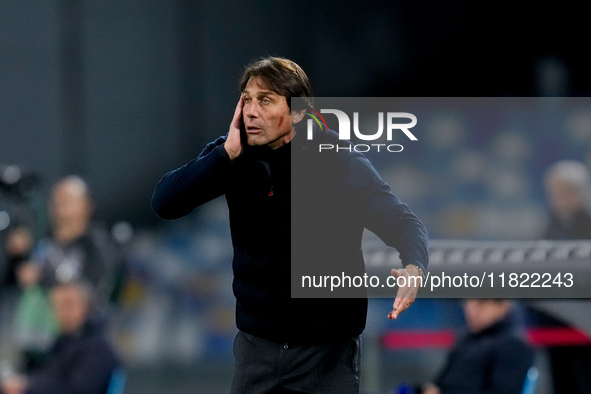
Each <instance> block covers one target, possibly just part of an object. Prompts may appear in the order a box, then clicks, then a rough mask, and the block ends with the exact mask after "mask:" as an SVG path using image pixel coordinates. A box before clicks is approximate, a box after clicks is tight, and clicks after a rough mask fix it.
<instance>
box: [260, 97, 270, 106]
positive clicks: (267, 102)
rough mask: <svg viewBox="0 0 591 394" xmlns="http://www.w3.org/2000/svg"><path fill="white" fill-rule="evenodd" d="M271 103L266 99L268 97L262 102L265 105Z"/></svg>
mask: <svg viewBox="0 0 591 394" xmlns="http://www.w3.org/2000/svg"><path fill="white" fill-rule="evenodd" d="M270 102H271V100H269V99H268V98H266V97H265V98H264V99H262V100H261V103H263V104H269V103H270Z"/></svg>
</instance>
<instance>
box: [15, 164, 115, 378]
mask: <svg viewBox="0 0 591 394" xmlns="http://www.w3.org/2000/svg"><path fill="white" fill-rule="evenodd" d="M48 210H49V220H50V233H49V235H48V236H47V237H45V238H43V239H41V240H40V241H39V242H38V243H37V244H36V245H35V247H34V250H33V252H32V253H31V259H30V260H28V261H26V262H24V263H22V264H21V265H20V266H19V267H18V271H23V272H26V274H23V275H21V274H20V272H19V275H17V276H18V277H19V278H24V277H27V278H36V279H35V280H34V281H31V280H28V281H27V283H20V287H21V295H20V298H19V306H20V307H19V308H17V311H16V324H15V325H16V328H17V330H16V333H15V338H16V340H17V343H18V346H19V348H20V352H21V354H22V363H23V365H24V367H25V369H26V371H30V370H32V369H34V368H35V367H36V366H38V364H39V362H40V360H42V359H43V357H44V356H45V354H46V352H47V350H48V348H47V345H45V344H48V343H50V342H48V341H47V338H48V335H50V334H53V332H52V330H50V329H49V328H50V327H52V321H51V319H50V318H49V317H47V318H46V319H45V320H46V321H45V322H43V321H40V319H41V318H42V317H43V316H46V315H47V314H43V313H35V312H34V311H35V310H36V309H39V308H42V305H44V303H43V300H42V297H45V295H44V294H45V292H46V289H47V288H49V287H51V286H53V285H55V284H59V283H66V282H69V281H72V280H78V279H84V280H86V281H88V282H89V283H91V284H92V285H94V286H95V287H96V290H97V294H98V296H99V302H100V304H101V305H102V306H103V307H105V306H107V305H108V303H109V301H110V300H111V298H112V296H113V288H114V283H115V280H116V273H117V271H118V270H121V267H122V255H121V254H120V252H119V250H118V247H117V245H116V244H115V242H114V241H112V240H111V237H110V234H109V233H108V232H107V231H106V230H104V229H103V228H102V227H100V226H98V225H96V224H95V223H94V222H93V213H94V205H93V202H92V198H91V195H90V190H89V187H88V185H87V184H86V182H85V181H84V180H83V179H82V178H80V177H78V176H68V177H66V178H63V179H61V180H60V181H58V182H57V183H56V184H55V185H54V186H53V188H52V191H51V197H50V201H49V204H48ZM34 271H38V273H37V274H35V272H34ZM49 339H51V336H49Z"/></svg>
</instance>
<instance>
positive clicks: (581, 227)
mask: <svg viewBox="0 0 591 394" xmlns="http://www.w3.org/2000/svg"><path fill="white" fill-rule="evenodd" d="M544 186H545V188H546V196H547V199H548V204H549V205H550V211H551V215H550V222H549V224H548V227H547V228H546V231H545V233H544V238H545V239H554V240H571V239H591V214H590V212H589V210H588V201H587V198H588V192H589V175H588V172H587V168H586V167H585V165H584V164H583V163H581V162H578V161H574V160H563V161H559V162H557V163H555V164H553V165H552V166H551V167H550V168H549V169H548V170H547V171H546V176H545V179H544Z"/></svg>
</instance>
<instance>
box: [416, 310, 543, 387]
mask: <svg viewBox="0 0 591 394" xmlns="http://www.w3.org/2000/svg"><path fill="white" fill-rule="evenodd" d="M511 305H512V304H511V301H509V300H505V299H469V300H466V301H465V302H464V314H465V316H466V324H467V326H468V333H467V335H466V336H465V337H464V338H462V339H461V340H460V341H459V342H458V343H457V344H456V345H455V346H454V348H453V350H452V351H451V353H450V355H449V356H448V359H447V362H446V364H445V366H444V368H443V370H442V371H441V373H440V374H439V377H438V378H437V379H436V380H435V383H428V384H426V385H424V386H423V390H422V391H421V392H422V394H446V393H447V394H461V393H466V394H468V393H470V394H511V393H514V394H519V393H521V392H522V390H523V386H524V383H525V376H526V373H527V371H528V369H529V368H530V367H531V366H532V365H533V361H534V360H533V351H532V349H531V348H530V346H529V345H528V344H527V343H526V342H525V340H524V339H523V338H522V336H521V333H520V332H519V330H518V326H517V324H516V322H515V316H514V315H513V314H512V313H511V312H512V308H511Z"/></svg>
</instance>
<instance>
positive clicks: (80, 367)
mask: <svg viewBox="0 0 591 394" xmlns="http://www.w3.org/2000/svg"><path fill="white" fill-rule="evenodd" d="M94 293H95V291H94V287H93V286H92V285H90V284H88V283H87V282H84V281H75V282H70V283H66V284H60V285H57V286H55V287H54V288H53V289H52V290H51V302H52V305H53V308H54V311H55V315H56V317H57V321H58V324H59V328H60V335H59V337H58V338H57V341H56V342H55V344H54V346H53V348H52V350H51V352H50V353H49V355H48V358H47V359H46V360H45V362H44V363H43V365H42V366H41V367H39V368H38V369H37V370H35V371H34V372H33V373H30V374H28V375H27V376H10V377H8V378H6V379H5V380H4V381H3V382H2V390H3V393H4V394H21V393H29V394H44V393H47V394H50V393H61V394H75V393H84V394H93V393H96V394H104V393H105V392H107V387H108V384H109V380H110V377H111V373H112V371H113V370H115V368H116V367H118V366H119V363H120V362H119V359H118V356H117V355H116V352H115V351H114V349H113V347H112V345H111V344H110V342H109V341H108V340H107V339H106V336H105V332H104V322H103V321H101V319H100V318H99V317H98V315H97V313H96V309H95V308H94V306H95V300H94Z"/></svg>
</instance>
